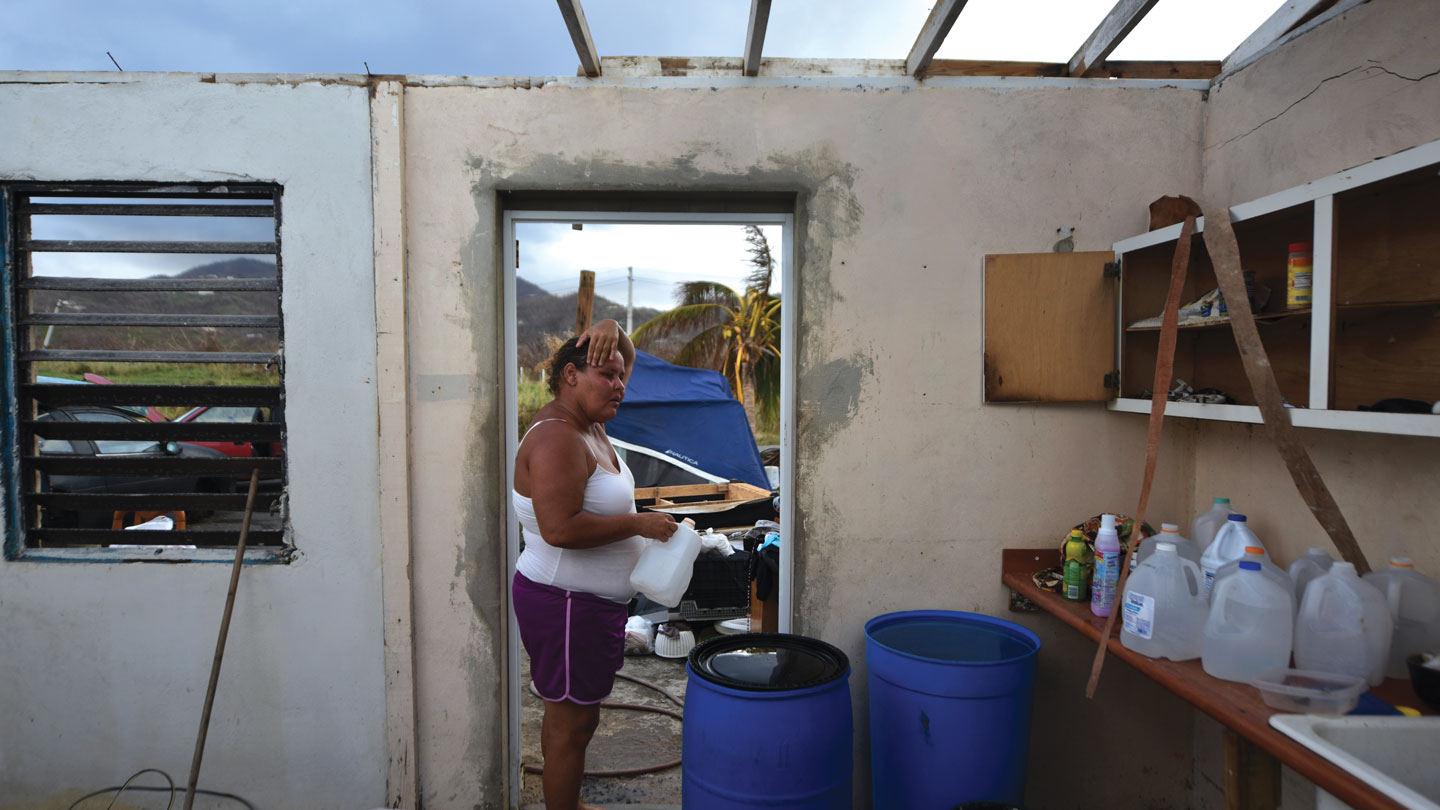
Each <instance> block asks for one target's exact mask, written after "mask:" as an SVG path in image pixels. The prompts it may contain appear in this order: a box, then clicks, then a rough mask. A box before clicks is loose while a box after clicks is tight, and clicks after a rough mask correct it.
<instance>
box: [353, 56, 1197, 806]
mask: <svg viewBox="0 0 1440 810" xmlns="http://www.w3.org/2000/svg"><path fill="white" fill-rule="evenodd" d="M573 84H575V82H574V81H569V82H567V81H557V82H553V83H550V84H547V85H545V86H543V87H541V86H535V87H534V88H533V89H526V88H529V85H528V83H527V84H524V85H523V86H522V87H472V86H440V87H416V86H411V87H408V88H407V89H406V91H405V105H404V121H405V129H406V132H405V138H404V144H405V145H404V162H405V165H406V197H405V200H406V203H405V204H406V223H407V227H408V229H409V235H410V237H409V243H410V257H409V261H410V266H409V307H410V308H409V330H410V331H409V346H410V363H411V366H412V375H413V379H414V389H413V394H414V401H413V403H412V408H413V415H412V453H413V466H412V476H413V497H414V499H415V500H414V507H415V508H414V535H415V537H416V538H417V543H416V548H415V579H416V582H417V590H416V596H415V600H416V607H415V611H416V671H417V680H416V691H417V694H418V695H419V721H418V729H419V730H418V738H419V741H418V761H419V763H420V778H421V782H422V792H423V794H424V804H425V806H426V807H427V808H436V807H462V806H463V807H470V806H472V805H476V804H479V805H480V806H484V807H490V806H493V803H494V802H496V801H498V797H499V795H500V794H499V791H498V786H499V785H500V784H501V783H502V781H503V773H504V770H505V761H504V750H503V749H502V748H499V747H497V746H496V745H495V741H496V740H497V739H500V736H499V735H502V734H503V732H504V725H503V716H504V691H503V688H502V684H503V679H504V677H505V666H504V661H503V659H502V654H503V645H502V638H503V633H502V629H503V626H504V622H505V614H504V606H505V601H504V596H503V591H502V589H503V587H504V583H505V582H506V580H507V572H506V571H504V570H503V565H504V559H505V557H504V547H505V537H504V534H503V531H502V520H503V514H504V513H503V509H502V507H503V503H502V493H503V491H504V486H505V484H504V469H505V468H504V466H503V462H504V458H503V453H504V443H503V438H504V435H505V434H504V432H503V430H504V425H503V424H502V421H501V410H502V407H503V406H502V403H503V388H502V387H501V386H502V385H503V384H504V383H503V380H502V357H501V336H502V331H501V327H502V317H503V313H502V311H501V304H500V290H501V287H500V283H501V272H502V271H501V269H500V267H499V266H498V259H499V253H500V245H499V241H498V240H499V234H498V230H497V229H498V227H499V209H498V200H497V192H500V191H502V190H513V189H522V190H574V191H588V190H621V191H649V190H654V191H705V190H757V191H759V190H782V191H785V190H788V191H794V192H797V193H798V194H799V200H800V209H801V210H800V217H799V219H798V224H797V231H798V233H797V240H796V244H797V246H798V252H799V265H798V287H799V289H798V290H796V291H793V292H791V291H787V293H786V297H787V301H790V302H794V303H793V305H795V306H798V307H800V313H799V330H800V332H799V350H798V358H797V361H796V362H797V365H798V380H799V383H798V386H799V390H798V396H797V401H798V419H797V427H798V430H797V444H796V448H795V460H796V469H797V480H796V481H795V482H794V491H795V493H796V499H797V514H796V515H794V516H793V517H792V518H791V521H792V523H791V526H792V531H793V532H794V540H793V542H794V543H795V553H796V560H797V565H796V582H797V588H796V601H795V604H796V606H797V607H796V629H797V630H798V631H799V632H802V633H805V634H808V635H812V636H817V637H820V638H823V639H826V640H828V641H830V642H832V643H835V644H837V645H839V646H840V647H841V648H842V649H844V650H845V651H846V652H847V653H849V654H850V656H851V660H852V663H853V664H854V666H855V671H854V675H853V680H852V688H853V692H854V694H855V700H856V709H857V728H856V734H857V756H858V757H859V759H858V760H857V762H858V763H860V769H859V772H860V774H861V778H860V780H859V789H860V792H861V793H862V794H867V795H868V789H869V788H868V774H867V771H868V768H866V767H865V763H866V762H868V747H867V745H866V733H867V724H866V714H865V711H866V703H865V694H866V689H865V668H864V657H863V635H862V627H863V624H864V622H865V621H866V620H867V619H869V618H871V617H873V616H875V615H878V614H881V613H885V612H888V611H892V610H900V609H907V608H923V607H929V608H955V609H963V610H976V611H982V612H986V613H991V614H1000V615H1004V614H1005V612H1006V594H1005V589H1004V588H1003V587H1002V586H1001V585H1000V584H999V581H998V580H999V567H1000V549H1001V548H1002V547H1005V546H1016V545H1020V546H1027V545H1051V544H1058V542H1059V540H1060V538H1061V536H1062V535H1063V533H1064V530H1065V529H1066V528H1068V526H1069V525H1071V524H1073V523H1075V522H1077V521H1079V520H1082V519H1084V518H1086V517H1088V516H1090V515H1093V514H1096V513H1098V512H1100V511H1104V510H1114V511H1122V512H1127V513H1128V512H1131V511H1133V509H1134V506H1135V499H1136V497H1137V494H1138V491H1139V477H1140V473H1141V468H1142V466H1143V464H1142V460H1143V456H1144V444H1145V442H1144V430H1145V420H1144V419H1141V418H1137V417H1130V416H1123V415H1115V414H1109V413H1106V412H1105V411H1104V410H1103V409H1102V408H1101V407H1099V406H1098V405H1090V406H1074V405H1071V406H1066V405H1053V406H1028V405H1008V406H990V407H987V406H984V405H982V404H981V380H982V363H981V342H982V341H981V317H982V307H981V301H982V283H981V265H982V257H983V256H984V254H986V253H999V252H1030V251H1045V250H1048V249H1049V248H1050V245H1051V243H1052V242H1053V241H1054V233H1055V228H1056V227H1057V226H1061V225H1067V226H1068V225H1073V226H1075V227H1076V249H1077V250H1087V249H1088V250H1104V249H1108V247H1109V245H1110V244H1111V242H1112V241H1114V240H1115V239H1117V238H1120V237H1123V236H1126V235H1130V234H1134V233H1137V232H1139V231H1142V230H1144V228H1145V223H1146V205H1147V204H1148V203H1149V201H1151V200H1153V199H1154V198H1156V197H1159V196H1161V195H1163V194H1168V193H1176V192H1177V191H1182V190H1186V189H1195V188H1198V186H1199V182H1200V160H1199V145H1198V142H1197V140H1196V139H1195V138H1194V137H1192V136H1190V135H1186V134H1184V133H1198V132H1199V130H1200V125H1201V114H1202V112H1201V111H1202V94H1201V93H1200V92H1198V91H1196V90H1193V89H1189V90H1184V89H1175V88H1160V87H1150V88H1143V89H1142V88H1136V87H1116V86H1113V85H1111V86H1106V85H1105V84H1104V83H1098V82H1060V83H1051V84H1048V85H1047V84H1046V83H1043V82H1041V83H1028V84H1027V83H1025V82H1019V83H1016V82H1011V83H1010V85H1006V84H1004V83H998V84H999V85H1000V87H1001V88H1003V87H1007V86H1014V87H1015V88H1016V89H1013V90H1006V89H999V88H996V87H994V86H989V87H987V86H983V85H985V84H989V85H995V84H997V83H996V82H988V83H974V84H972V85H969V86H967V84H966V82H965V81H963V80H956V81H952V83H951V84H949V85H946V84H944V83H943V82H936V83H935V85H931V86H927V87H925V88H920V87H919V86H917V85H914V84H913V83H906V82H893V83H891V86H888V87H887V86H880V85H867V84H866V82H865V81H860V82H851V83H850V86H849V87H848V88H845V89H839V88H834V89H832V88H825V87H822V86H819V85H817V86H814V87H769V88H753V89H712V88H709V87H704V86H701V87H694V88H687V87H685V86H683V83H682V82H678V81H674V82H671V83H669V84H668V85H667V83H666V81H665V80H663V79H650V80H636V81H626V80H620V81H610V82H608V83H607V82H599V83H596V84H595V85H592V86H590V87H587V88H584V89H577V88H576V87H574V86H572V85H573ZM799 84H803V82H800V83H799ZM936 85H938V86H936ZM976 85H981V86H976ZM1176 133H1182V134H1181V135H1179V136H1177V134H1176ZM378 159H380V160H388V158H386V157H385V156H378ZM1043 328H1044V324H1037V329H1043ZM1192 430H1193V429H1192V428H1189V427H1184V426H1177V427H1175V428H1174V429H1173V430H1171V431H1170V432H1169V433H1168V434H1167V440H1166V444H1165V448H1164V454H1163V456H1162V464H1161V470H1160V474H1159V477H1158V480H1157V486H1156V491H1155V495H1154V497H1153V500H1152V501H1151V515H1152V519H1153V520H1156V521H1157V522H1158V520H1160V519H1167V520H1168V519H1172V518H1173V519H1179V518H1181V517H1183V516H1185V515H1188V514H1189V513H1190V511H1191V509H1192V503H1191V491H1192V488H1191V482H1190V468H1191V464H1192V439H1191V435H1192V433H1191V431H1192ZM1019 620H1020V621H1021V622H1023V623H1025V624H1027V625H1030V626H1032V627H1034V628H1035V629H1036V630H1037V632H1040V633H1041V635H1042V636H1043V637H1044V639H1045V643H1046V645H1047V647H1046V651H1045V653H1044V656H1043V657H1042V676H1041V683H1040V685H1039V708H1040V711H1041V718H1040V719H1039V720H1038V721H1037V732H1038V733H1037V735H1036V739H1035V744H1034V751H1035V756H1034V759H1033V760H1032V762H1031V767H1032V769H1033V773H1035V774H1036V775H1037V776H1036V778H1035V779H1033V780H1032V782H1031V784H1032V786H1033V787H1032V791H1033V795H1032V800H1033V801H1034V803H1035V804H1036V806H1042V807H1043V806H1061V805H1063V806H1069V807H1082V806H1089V807H1115V806H1130V807H1137V806H1172V805H1173V804H1174V803H1175V801H1176V797H1177V796H1178V795H1180V794H1181V793H1183V792H1184V790H1185V787H1184V785H1185V783H1186V781H1187V780H1188V778H1189V774H1190V765H1189V727H1190V713H1189V711H1188V710H1186V709H1185V708H1184V707H1183V704H1181V703H1180V702H1179V701H1178V700H1177V699H1174V698H1173V697H1171V696H1169V695H1168V694H1165V693H1163V692H1161V691H1160V690H1158V689H1156V688H1155V687H1153V685H1151V684H1149V683H1148V682H1144V680H1143V679H1141V678H1138V677H1136V676H1135V675H1134V674H1133V673H1132V672H1129V671H1128V670H1127V669H1126V668H1125V667H1123V666H1117V665H1114V664H1112V665H1111V666H1110V668H1109V669H1108V670H1107V673H1106V680H1105V683H1104V685H1102V687H1101V694H1102V698H1103V697H1108V698H1109V699H1108V700H1097V701H1095V702H1093V703H1091V702H1087V701H1085V700H1084V698H1083V696H1082V691H1083V685H1084V678H1085V674H1086V672H1087V671H1088V665H1089V660H1090V653H1091V652H1092V651H1093V645H1090V644H1089V643H1088V642H1082V641H1080V640H1079V639H1078V638H1074V637H1072V636H1073V634H1070V633H1068V632H1067V631H1063V630H1061V629H1060V626H1059V623H1058V622H1055V621H1053V620H1051V619H1049V618H1048V617H1043V616H1041V617H1031V616H1021V617H1019ZM1082 729H1083V731H1082ZM1177 732H1178V733H1177ZM1079 739H1085V740H1087V741H1088V742H1087V747H1088V748H1089V749H1090V750H1095V749H1097V748H1110V749H1112V750H1114V751H1116V752H1119V751H1121V750H1130V751H1146V752H1149V753H1148V754H1147V755H1146V756H1144V757H1125V756H1116V757H1115V758H1114V759H1113V761H1112V765H1111V766H1110V767H1109V768H1108V769H1107V778H1106V779H1104V780H1095V779H1092V778H1090V774H1091V771H1090V767H1089V765H1087V764H1086V763H1084V762H1083V761H1082V760H1083V759H1084V758H1083V757H1077V756H1076V753H1075V749H1074V748H1073V745H1074V743H1075V741H1076V740H1079ZM1075 785H1084V786H1085V788H1084V790H1083V791H1079V792H1078V794H1076V793H1074V792H1070V791H1071V788H1073V787H1074V786H1075ZM865 802H866V803H868V799H866V800H865Z"/></svg>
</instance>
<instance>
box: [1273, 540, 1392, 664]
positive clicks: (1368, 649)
mask: <svg viewBox="0 0 1440 810" xmlns="http://www.w3.org/2000/svg"><path fill="white" fill-rule="evenodd" d="M1392 630H1393V622H1392V621H1391V618H1390V605H1389V604H1388V603H1387V602H1386V601H1385V595H1384V594H1383V593H1381V592H1380V589H1379V588H1376V587H1375V586H1374V585H1371V584H1370V583H1368V582H1365V581H1364V580H1362V579H1360V577H1359V575H1357V574H1356V573H1355V566H1354V565H1351V564H1350V563H1348V562H1337V563H1335V564H1334V565H1332V566H1330V571H1329V572H1328V573H1326V574H1325V575H1324V576H1322V577H1317V578H1315V579H1314V580H1311V582H1310V585H1309V586H1308V587H1306V588H1305V600H1304V601H1303V602H1301V603H1300V615H1299V616H1297V617H1296V619H1295V666H1296V668H1297V669H1313V670H1317V671H1319V672H1334V673H1337V674H1340V675H1354V676H1356V677H1360V678H1364V679H1366V680H1367V681H1369V682H1370V685H1371V686H1379V685H1380V682H1381V681H1383V680H1385V665H1386V660H1387V656H1388V655H1389V654H1390V635H1391V633H1392Z"/></svg>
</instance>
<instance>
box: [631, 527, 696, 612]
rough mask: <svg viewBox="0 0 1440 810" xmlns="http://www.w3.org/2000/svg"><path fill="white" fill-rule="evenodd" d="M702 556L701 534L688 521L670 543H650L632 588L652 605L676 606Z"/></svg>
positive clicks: (654, 541) (637, 566)
mask: <svg viewBox="0 0 1440 810" xmlns="http://www.w3.org/2000/svg"><path fill="white" fill-rule="evenodd" d="M699 554H700V535H698V534H696V533H695V521H693V520H691V519H690V518H685V519H684V520H682V521H680V525H679V526H676V527H675V533H674V534H672V535H670V539H669V540H668V541H667V542H663V543H662V542H660V541H658V540H651V541H649V542H648V543H647V544H646V545H645V550H644V551H643V552H641V553H640V559H639V561H637V562H636V563H635V570H633V571H631V572H630V587H632V588H634V589H635V590H637V591H639V592H640V593H643V594H645V597H646V598H647V599H649V600H650V601H652V602H655V603H657V604H661V605H664V606H666V607H675V606H676V605H679V604H680V599H681V597H683V596H684V595H685V589H686V588H688V587H689V586H690V577H691V576H692V575H693V574H694V573H695V558H696V557H697V556H699Z"/></svg>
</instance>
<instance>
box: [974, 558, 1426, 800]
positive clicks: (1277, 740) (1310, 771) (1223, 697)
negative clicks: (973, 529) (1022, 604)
mask: <svg viewBox="0 0 1440 810" xmlns="http://www.w3.org/2000/svg"><path fill="white" fill-rule="evenodd" d="M1003 555H1004V556H1003V558H1002V562H1001V581H1002V582H1004V583H1005V585H1007V586H1009V587H1010V588H1011V589H1012V590H1014V591H1016V592H1018V593H1020V594H1021V595H1023V596H1025V597H1026V598H1028V599H1030V600H1031V601H1032V602H1034V603H1035V604H1036V605H1039V606H1040V608H1041V609H1042V610H1044V611H1045V612H1047V613H1050V614H1052V615H1054V616H1056V617H1058V618H1059V619H1060V620H1061V621H1063V622H1065V623H1066V624H1068V625H1069V626H1071V627H1072V628H1074V629H1076V630H1078V631H1080V633H1081V634H1082V635H1084V636H1085V637H1086V638H1088V639H1090V640H1091V641H1095V642H1097V643H1098V642H1099V640H1100V634H1101V633H1102V632H1104V630H1105V620H1104V619H1103V618H1100V617H1098V616H1095V615H1094V614H1092V613H1091V612H1090V604H1089V602H1071V601H1068V600H1066V599H1064V598H1062V597H1061V596H1060V595H1059V594H1054V593H1050V592H1049V591H1043V590H1041V589H1040V588H1038V587H1036V585H1035V582H1034V580H1032V579H1031V577H1030V575H1031V574H1033V573H1034V572H1036V571H1039V570H1041V569H1043V568H1050V567H1052V566H1055V565H1059V564H1060V551H1059V549H1058V548H1056V547H1054V546H1050V547H1048V548H1019V549H1015V548H1007V549H1005V550H1004V552H1003ZM1107 647H1108V649H1109V655H1110V656H1111V657H1112V658H1118V659H1119V660H1121V661H1124V662H1125V663H1126V664H1129V665H1130V666H1132V667H1134V668H1135V669H1137V670H1139V671H1140V672H1142V673H1144V674H1145V675H1147V676H1148V677H1150V678H1151V679H1152V680H1154V681H1155V682H1157V683H1159V684H1160V685H1161V686H1164V687H1165V688H1166V689H1169V690H1170V691H1171V692H1174V693H1175V694H1177V695H1179V696H1180V697H1182V698H1184V699H1185V700H1186V701H1188V702H1189V703H1190V704H1191V705H1193V706H1194V707H1195V708H1197V709H1199V710H1200V711H1202V712H1205V713H1206V714H1208V715H1210V716H1211V717H1212V718H1214V719H1215V720H1216V721H1218V722H1219V723H1220V724H1221V725H1224V726H1226V727H1228V728H1230V729H1233V730H1234V731H1235V732H1236V733H1237V734H1239V735H1240V736H1242V737H1244V738H1245V739H1247V740H1249V741H1251V742H1252V743H1254V744H1255V745H1256V746H1258V747H1260V748H1261V749H1263V750H1265V751H1266V752H1268V753H1269V754H1270V755H1271V756H1274V757H1275V758H1276V759H1278V760H1280V761H1281V762H1282V763H1284V764H1285V765H1288V766H1290V767H1291V768H1293V769H1294V770H1295V771H1296V772H1298V773H1300V774H1301V775H1302V776H1304V777H1305V778H1306V779H1309V780H1310V781H1311V782H1314V783H1315V784H1316V785H1318V786H1320V787H1322V788H1324V789H1325V790H1326V791H1328V792H1329V793H1331V794H1332V795H1334V796H1335V797H1336V798H1338V799H1340V800H1341V801H1343V802H1345V803H1346V804H1349V805H1351V806H1352V807H1354V808H1356V810H1400V805H1399V804H1397V803H1396V802H1395V801H1394V800H1392V799H1390V798H1389V797H1388V796H1385V795H1384V794H1382V793H1380V792H1379V791H1377V790H1375V789H1374V788H1372V787H1370V786H1369V785H1367V784H1365V783H1364V782H1362V781H1360V780H1359V779H1357V778H1355V777H1353V776H1351V775H1350V774H1348V773H1346V772H1345V771H1343V770H1341V769H1340V768H1337V767H1336V766H1335V765H1333V764H1331V762H1330V761H1329V760H1327V759H1325V758H1324V757H1322V756H1320V755H1319V754H1316V753H1314V752H1313V751H1311V750H1310V749H1309V748H1306V747H1305V746H1303V745H1301V744H1300V743H1298V742H1295V741H1294V740H1292V739H1290V738H1289V737H1288V736H1286V735H1285V734H1283V733H1281V732H1279V731H1276V730H1275V729H1273V728H1271V727H1270V716H1271V715H1273V714H1279V712H1277V711H1276V710H1274V709H1272V708H1270V707H1269V706H1267V705H1265V701H1264V700H1262V699H1261V697H1260V691H1259V690H1258V689H1256V688H1255V687H1253V686H1251V685H1249V684H1242V683H1235V682H1233V681H1224V680H1220V679H1219V678H1214V677H1211V676H1210V675H1207V674H1205V670H1204V669H1203V668H1202V667H1201V666H1200V660H1199V659H1195V660H1193V661H1178V662H1177V661H1169V660H1164V659H1155V658H1147V657H1146V656H1143V655H1140V654H1139V653H1136V652H1132V651H1131V650H1128V649H1126V648H1125V647H1124V646H1123V645H1122V644H1121V643H1120V622H1119V621H1118V620H1117V621H1116V623H1115V628H1114V632H1113V634H1112V635H1111V636H1110V639H1109V641H1108V642H1107ZM1086 671H1087V672H1088V671H1089V670H1088V667H1087V668H1086ZM1101 679H1102V680H1103V679H1104V675H1103V674H1102V675H1101ZM1076 688H1077V690H1083V684H1080V683H1077V684H1076ZM1370 691H1371V692H1372V693H1373V694H1375V696H1377V697H1379V698H1380V699H1381V700H1384V701H1386V702H1388V703H1390V704H1392V705H1397V706H1411V707H1414V708H1416V709H1418V710H1419V711H1420V712H1422V713H1424V714H1433V712H1430V711H1429V710H1428V709H1427V707H1426V706H1425V705H1424V704H1423V703H1421V702H1420V699H1419V698H1418V697H1416V696H1415V692H1414V690H1413V689H1412V688H1411V686H1410V682H1409V681H1408V680H1402V679H1398V678H1387V679H1386V680H1385V683H1383V684H1382V685H1380V686H1377V687H1375V688H1373V689H1371V690H1370Z"/></svg>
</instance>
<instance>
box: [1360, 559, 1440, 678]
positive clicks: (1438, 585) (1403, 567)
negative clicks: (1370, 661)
mask: <svg viewBox="0 0 1440 810" xmlns="http://www.w3.org/2000/svg"><path fill="white" fill-rule="evenodd" d="M1362 579H1363V580H1364V581H1366V582H1368V583H1370V584H1371V585H1374V586H1375V587H1376V588H1379V589H1380V592H1381V593H1383V594H1385V601H1386V602H1388V603H1389V605H1390V616H1391V618H1393V619H1394V620H1395V629H1394V631H1393V632H1392V633H1391V635H1390V656H1389V661H1388V663H1387V664H1386V665H1385V674H1386V675H1387V676H1389V677H1391V678H1405V677H1409V674H1410V670H1409V668H1408V667H1407V666H1406V664H1405V659H1406V658H1408V657H1410V656H1411V655H1414V654H1415V653H1418V652H1435V651H1440V582H1436V581H1435V580H1433V579H1431V578H1430V577H1427V576H1425V575H1424V574H1422V573H1420V572H1419V571H1416V570H1415V563H1413V562H1412V561H1411V560H1410V558H1409V557H1391V558H1390V565H1388V566H1386V567H1385V568H1382V569H1380V570H1378V571H1371V572H1370V573H1368V574H1366V575H1365V576H1364V577H1362Z"/></svg>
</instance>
